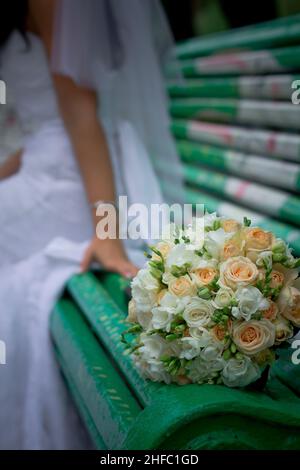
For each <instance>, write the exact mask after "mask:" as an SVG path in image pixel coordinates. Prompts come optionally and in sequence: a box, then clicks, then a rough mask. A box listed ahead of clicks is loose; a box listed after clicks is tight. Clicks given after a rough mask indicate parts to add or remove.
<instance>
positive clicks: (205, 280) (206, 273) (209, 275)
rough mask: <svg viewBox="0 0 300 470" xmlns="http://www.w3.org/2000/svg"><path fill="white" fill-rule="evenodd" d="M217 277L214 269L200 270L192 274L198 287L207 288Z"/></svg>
mask: <svg viewBox="0 0 300 470" xmlns="http://www.w3.org/2000/svg"><path fill="white" fill-rule="evenodd" d="M216 275H217V271H216V270H215V269H214V268H212V267H206V268H198V269H195V271H193V273H192V277H193V279H194V281H195V282H196V284H197V285H199V286H206V285H208V284H210V283H211V282H212V281H213V280H214V278H215V277H216Z"/></svg>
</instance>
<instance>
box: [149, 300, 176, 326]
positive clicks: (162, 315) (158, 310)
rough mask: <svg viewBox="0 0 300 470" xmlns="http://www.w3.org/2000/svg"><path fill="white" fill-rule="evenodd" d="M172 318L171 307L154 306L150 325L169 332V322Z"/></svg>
mask: <svg viewBox="0 0 300 470" xmlns="http://www.w3.org/2000/svg"><path fill="white" fill-rule="evenodd" d="M173 318H174V308H173V307H162V306H160V307H154V308H153V309H152V325H153V328H154V329H156V330H164V331H167V332H169V331H170V329H171V322H172V320H173Z"/></svg>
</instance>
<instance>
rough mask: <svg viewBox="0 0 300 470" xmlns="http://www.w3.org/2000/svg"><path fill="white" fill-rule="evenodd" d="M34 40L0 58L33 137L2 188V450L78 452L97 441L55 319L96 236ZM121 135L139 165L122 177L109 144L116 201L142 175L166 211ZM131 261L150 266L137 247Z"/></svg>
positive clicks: (13, 45) (135, 149)
mask: <svg viewBox="0 0 300 470" xmlns="http://www.w3.org/2000/svg"><path fill="white" fill-rule="evenodd" d="M29 39H30V45H29V48H26V44H25V42H24V40H23V38H22V37H21V35H20V34H19V33H17V32H14V33H13V34H12V35H11V37H10V38H9V40H8V42H7V43H6V45H5V47H4V48H3V50H1V51H0V53H1V54H0V56H1V69H0V74H1V78H3V79H4V80H5V81H6V84H7V88H8V93H9V92H10V91H11V92H12V94H13V96H14V101H15V103H16V106H17V113H18V116H19V119H20V121H21V124H22V128H23V130H24V133H25V138H24V144H23V150H24V152H23V157H22V167H21V170H20V171H19V173H18V174H17V175H15V176H12V177H11V178H9V179H7V180H4V181H0V340H2V341H5V343H6V354H7V357H6V365H0V448H2V449H80V448H87V447H89V446H90V441H89V438H88V437H87V435H86V434H85V431H84V429H83V427H82V425H81V422H80V420H79V418H78V417H77V414H76V412H75V410H74V408H73V405H72V403H71V400H70V397H69V395H68V393H67V391H66V388H65V385H64V382H63V380H62V378H61V375H60V373H59V369H58V366H57V363H56V362H55V358H54V356H53V352H52V346H51V340H50V337H49V331H48V319H49V314H50V312H51V308H52V306H53V305H54V302H55V300H56V299H57V297H58V295H59V293H60V291H61V289H62V288H63V286H64V284H65V282H66V281H67V279H68V278H69V277H70V276H71V275H72V274H74V273H76V272H77V271H78V267H79V262H80V259H81V257H82V253H83V250H84V249H85V247H86V244H87V242H88V240H89V239H90V238H91V236H92V233H93V229H92V224H91V218H90V209H89V206H88V204H87V201H86V196H85V192H84V188H83V185H82V181H81V177H80V174H79V171H78V168H77V164H76V161H75V158H74V155H73V153H72V149H71V145H70V142H69V139H68V137H67V134H66V132H65V129H64V125H63V122H62V120H61V118H60V115H59V111H58V108H57V103H56V98H55V93H54V90H53V86H52V82H51V75H50V73H49V70H48V65H47V61H46V57H45V53H44V49H43V46H42V43H41V41H40V39H39V38H38V37H37V36H35V35H33V34H29ZM122 125H123V127H122V129H121V130H120V135H121V144H122V142H123V144H124V139H126V136H127V138H128V142H127V144H128V145H127V146H126V147H128V148H129V149H130V150H131V153H130V155H131V159H132V158H134V155H136V161H130V162H129V166H128V167H127V169H122V167H120V165H119V164H118V161H117V156H116V155H115V152H114V151H113V146H114V145H113V142H112V141H113V138H114V136H110V135H108V138H109V140H110V146H111V152H112V158H113V164H114V168H115V174H116V179H117V189H118V192H119V193H122V191H123V190H124V187H123V188H122V179H123V180H124V178H125V179H126V174H127V177H128V178H131V181H135V179H136V181H139V182H140V186H139V188H140V189H141V188H142V187H143V183H142V181H143V178H142V176H141V178H140V179H139V178H138V177H137V176H138V175H139V171H140V170H141V171H142V172H143V174H144V177H145V172H146V177H147V189H148V195H147V198H148V200H149V199H150V200H152V201H153V202H160V200H161V195H160V191H159V188H158V184H157V182H156V179H155V177H154V173H153V171H152V170H151V166H150V162H148V166H146V168H145V162H143V168H142V169H139V155H140V152H139V150H141V151H145V150H144V149H143V148H141V143H140V142H139V141H138V139H137V138H135V137H136V136H135V135H134V129H132V128H131V126H130V124H128V123H126V122H124V123H123V124H122ZM122 139H123V140H122ZM125 143H126V141H125ZM132 168H134V170H135V175H133V173H132V171H130V169H132ZM125 170H126V171H125ZM118 172H119V175H118ZM122 173H124V175H123V174H122ZM134 178H135V179H134ZM125 186H126V187H128V183H127V184H126V181H125ZM131 186H132V187H135V185H134V184H133V185H131ZM144 188H145V185H144ZM136 197H137V196H136ZM142 197H143V195H141V198H142ZM141 202H143V199H142V200H141ZM128 254H129V257H130V258H131V260H132V261H133V262H135V263H136V264H141V263H142V259H143V258H142V255H141V252H140V250H139V249H138V247H137V249H130V248H129V250H128Z"/></svg>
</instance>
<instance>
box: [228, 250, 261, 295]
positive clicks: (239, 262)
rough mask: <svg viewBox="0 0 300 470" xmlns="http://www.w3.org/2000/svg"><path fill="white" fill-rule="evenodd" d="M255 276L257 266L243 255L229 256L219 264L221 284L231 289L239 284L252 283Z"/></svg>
mask: <svg viewBox="0 0 300 470" xmlns="http://www.w3.org/2000/svg"><path fill="white" fill-rule="evenodd" d="M257 277H258V269H257V267H256V266H255V264H254V263H252V261H250V260H249V259H248V258H245V257H243V256H236V257H234V258H230V259H228V260H227V261H225V262H223V263H221V265H220V284H221V286H227V287H231V288H232V289H233V290H236V289H238V287H240V286H246V285H249V284H254V283H255V281H256V279H257Z"/></svg>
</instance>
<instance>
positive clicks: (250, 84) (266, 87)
mask: <svg viewBox="0 0 300 470" xmlns="http://www.w3.org/2000/svg"><path fill="white" fill-rule="evenodd" d="M294 80H300V75H270V76H265V77H264V76H258V77H255V76H250V77H231V78H202V79H187V80H185V81H184V82H183V83H178V81H177V82H176V81H175V82H169V83H168V86H167V89H168V92H169V95H170V96H171V98H190V97H195V98H197V97H199V98H253V99H274V100H279V99H280V100H283V99H285V100H290V99H291V85H292V83H293V81H294Z"/></svg>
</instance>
